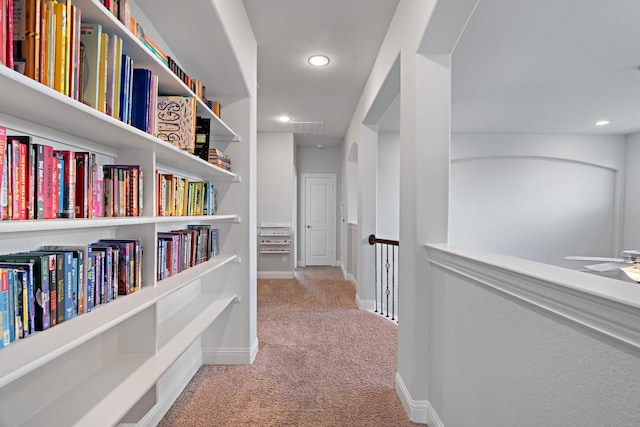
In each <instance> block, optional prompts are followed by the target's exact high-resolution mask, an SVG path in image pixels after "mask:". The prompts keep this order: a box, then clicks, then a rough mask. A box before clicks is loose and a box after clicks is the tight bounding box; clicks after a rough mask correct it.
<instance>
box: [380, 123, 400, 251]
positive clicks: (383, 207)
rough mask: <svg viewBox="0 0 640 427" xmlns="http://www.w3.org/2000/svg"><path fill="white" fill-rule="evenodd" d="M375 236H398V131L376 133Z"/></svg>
mask: <svg viewBox="0 0 640 427" xmlns="http://www.w3.org/2000/svg"><path fill="white" fill-rule="evenodd" d="M377 182H378V194H377V203H376V204H377V209H376V236H377V237H379V238H381V239H390V240H398V239H399V238H400V219H399V217H400V133H399V132H379V133H378V177H377Z"/></svg>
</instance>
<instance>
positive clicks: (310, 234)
mask: <svg viewBox="0 0 640 427" xmlns="http://www.w3.org/2000/svg"><path fill="white" fill-rule="evenodd" d="M335 188H336V176H335V175H331V174H314V175H307V176H305V178H304V189H305V223H304V227H305V229H304V231H305V233H304V235H305V265H307V266H312V265H334V264H335V243H334V242H335V239H336V227H335V211H336V209H335V200H336V196H335Z"/></svg>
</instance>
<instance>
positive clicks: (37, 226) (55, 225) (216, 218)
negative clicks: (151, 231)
mask: <svg viewBox="0 0 640 427" xmlns="http://www.w3.org/2000/svg"><path fill="white" fill-rule="evenodd" d="M189 221H192V222H196V221H197V222H239V217H238V215H196V216H158V217H148V216H138V217H118V218H77V219H64V218H60V219H38V220H20V221H0V233H1V234H7V233H24V232H37V231H48V230H77V229H87V228H109V227H124V226H134V225H141V224H153V223H173V222H175V223H179V222H189Z"/></svg>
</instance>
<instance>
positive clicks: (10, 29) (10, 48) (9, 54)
mask: <svg viewBox="0 0 640 427" xmlns="http://www.w3.org/2000/svg"><path fill="white" fill-rule="evenodd" d="M6 1H7V9H6V10H7V33H6V35H5V40H6V42H7V45H6V49H5V50H6V54H7V62H6V64H7V67H9V68H11V69H13V0H6Z"/></svg>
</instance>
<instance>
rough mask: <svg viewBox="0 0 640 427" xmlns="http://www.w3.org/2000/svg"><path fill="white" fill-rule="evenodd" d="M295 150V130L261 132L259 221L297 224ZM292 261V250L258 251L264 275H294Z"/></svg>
mask: <svg viewBox="0 0 640 427" xmlns="http://www.w3.org/2000/svg"><path fill="white" fill-rule="evenodd" d="M294 150H295V144H294V140H293V134H292V133H287V132H259V133H258V148H257V152H258V165H257V177H258V194H257V205H258V225H259V224H260V223H269V222H270V223H274V222H275V223H288V224H291V226H292V227H293V226H294V219H295V218H294V212H295V210H294V208H295V203H296V194H295V153H294ZM292 237H293V236H292ZM291 249H292V251H293V245H291ZM293 262H294V256H293V252H292V253H291V254H290V255H286V254H285V255H280V254H277V255H276V254H258V266H257V269H258V272H259V275H261V276H263V277H270V275H271V276H274V277H275V275H276V273H280V274H282V273H284V272H289V274H288V275H292V274H293ZM279 277H280V276H279ZM282 277H284V276H282Z"/></svg>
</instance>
